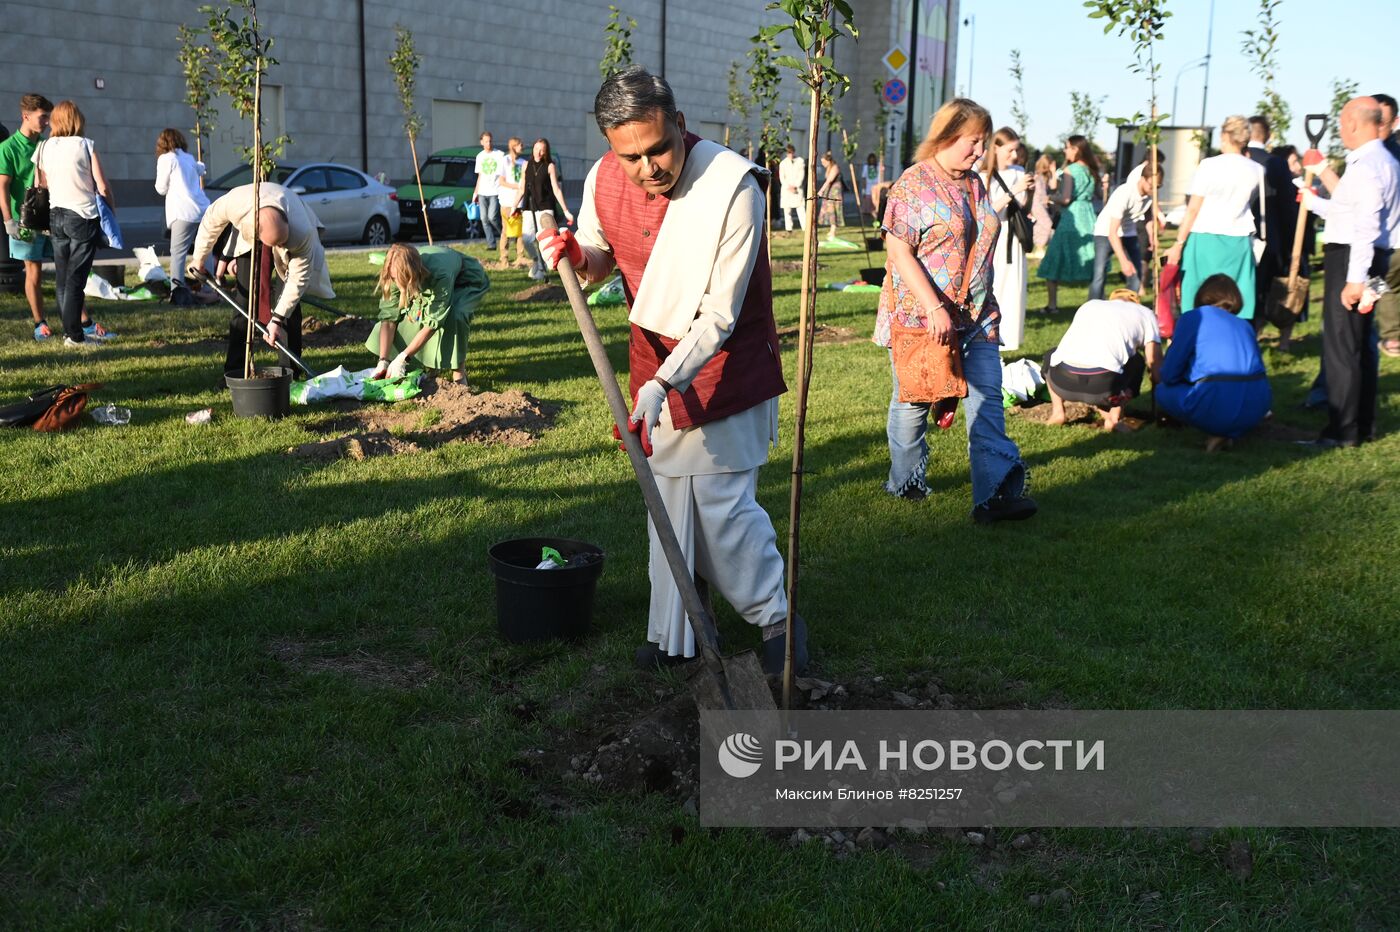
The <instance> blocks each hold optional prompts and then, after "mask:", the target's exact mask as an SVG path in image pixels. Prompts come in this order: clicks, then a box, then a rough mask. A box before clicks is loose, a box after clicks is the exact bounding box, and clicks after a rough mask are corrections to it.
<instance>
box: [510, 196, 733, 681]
mask: <svg viewBox="0 0 1400 932" xmlns="http://www.w3.org/2000/svg"><path fill="white" fill-rule="evenodd" d="M536 216H537V217H538V218H539V219H538V221H537V223H538V224H539V227H540V229H541V230H542V231H543V230H553V229H555V228H556V224H555V222H554V218H553V217H552V216H550V215H549V214H548V213H540V214H536ZM559 278H560V281H561V283H562V284H563V286H564V292H565V293H566V294H567V295H568V296H569V304H570V305H571V306H572V307H573V310H574V319H575V320H577V321H578V329H579V332H580V333H582V334H583V343H584V345H585V346H587V347H588V356H589V358H590V359H592V360H593V371H594V372H596V373H597V374H598V381H599V382H600V383H602V386H603V395H604V396H605V397H606V398H607V400H608V407H609V408H610V409H612V415H613V421H614V422H616V424H617V432H618V434H619V435H620V436H621V437H622V443H623V446H625V447H626V448H627V458H628V459H629V460H631V462H632V471H633V472H634V473H636V474H637V484H638V485H639V486H641V487H642V500H643V501H645V502H646V506H647V514H649V515H651V523H652V525H653V526H655V528H656V536H657V538H658V539H659V540H660V541H661V549H662V551H663V552H664V553H665V554H666V563H667V564H668V565H669V566H670V567H671V575H672V577H674V578H675V580H676V588H677V589H679V590H680V593H681V604H683V605H684V606H685V613H686V614H687V615H689V616H690V620H691V622H693V623H695V624H696V626H697V628H698V630H697V631H696V632H695V633H696V640H697V641H699V642H700V649H701V654H702V656H703V658H704V662H705V666H706V667H708V668H709V670H710V672H712V673H714V674H715V675H716V676H718V677H720V681H721V684H723V692H724V694H725V696H726V699H727V698H728V686H727V683H726V681H725V678H724V663H723V661H722V660H721V659H720V654H719V634H718V632H716V630H715V622H714V619H713V618H711V617H710V613H709V612H708V611H707V610H706V608H705V604H704V603H703V602H702V601H701V600H700V593H699V592H697V591H696V589H695V578H694V577H693V576H692V575H691V572H690V567H689V565H688V564H687V563H686V559H685V554H684V553H682V552H681V545H680V541H679V540H677V539H676V532H675V529H674V528H673V527H672V526H671V518H670V516H669V515H668V514H666V506H665V504H664V503H663V502H662V501H661V492H660V490H658V489H657V487H656V477H655V476H654V475H652V472H651V464H650V463H649V462H647V457H646V454H645V453H643V452H642V443H641V440H640V439H639V438H638V436H637V435H636V434H634V433H632V432H631V431H630V430H628V429H627V422H628V420H629V419H630V417H631V411H630V410H629V408H628V407H627V399H626V398H625V397H623V394H622V389H621V388H620V387H619V386H618V384H617V373H616V372H614V371H613V367H612V361H611V360H609V359H608V352H607V350H606V349H605V348H604V347H603V338H602V336H600V335H599V333H598V325H597V324H596V323H595V322H594V320H593V313H592V311H590V310H589V309H588V301H587V300H586V299H585V298H584V296H583V288H581V287H580V286H579V283H578V275H577V274H575V272H574V267H573V263H571V262H570V261H569V258H568V256H564V257H562V258H560V260H559ZM731 708H732V705H731Z"/></svg>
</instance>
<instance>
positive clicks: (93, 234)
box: [49, 207, 102, 343]
mask: <svg viewBox="0 0 1400 932" xmlns="http://www.w3.org/2000/svg"><path fill="white" fill-rule="evenodd" d="M49 235H50V237H51V238H52V239H53V271H54V275H53V281H54V293H55V295H56V296H57V298H58V310H59V313H60V314H61V315H62V316H63V332H64V334H65V335H66V336H67V337H68V339H70V340H72V341H73V342H74V343H81V342H83V288H84V287H85V286H86V285H87V280H88V273H90V272H91V271H92V260H93V259H95V258H96V257H97V246H98V240H99V239H100V238H101V237H102V225H101V224H100V223H99V222H98V220H97V218H96V217H94V218H92V219H91V220H88V219H86V218H84V217H80V216H79V215H78V214H76V213H74V212H73V211H71V210H68V209H67V208H66V207H55V208H53V210H51V211H50V212H49Z"/></svg>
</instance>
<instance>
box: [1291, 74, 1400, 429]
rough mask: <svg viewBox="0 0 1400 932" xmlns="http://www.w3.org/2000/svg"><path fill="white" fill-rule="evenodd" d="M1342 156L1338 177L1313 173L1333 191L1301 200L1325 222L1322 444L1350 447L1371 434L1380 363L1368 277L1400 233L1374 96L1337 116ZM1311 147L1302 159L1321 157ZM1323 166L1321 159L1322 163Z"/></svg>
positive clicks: (1393, 169)
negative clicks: (1324, 416) (1343, 148)
mask: <svg viewBox="0 0 1400 932" xmlns="http://www.w3.org/2000/svg"><path fill="white" fill-rule="evenodd" d="M1338 130H1339V134H1340V136H1341V140H1342V145H1344V146H1346V148H1347V149H1349V150H1351V151H1350V153H1349V154H1348V155H1347V170H1346V174H1345V175H1343V176H1341V177H1340V178H1339V177H1338V176H1337V174H1336V172H1334V171H1332V170H1331V168H1328V167H1324V168H1323V170H1322V172H1321V173H1320V174H1319V176H1318V177H1320V178H1321V179H1322V183H1323V184H1324V185H1325V186H1326V187H1327V190H1328V191H1329V192H1330V193H1331V195H1332V196H1331V198H1330V199H1323V198H1320V197H1317V196H1316V195H1314V194H1313V193H1312V192H1311V191H1309V190H1307V189H1304V191H1303V203H1304V204H1305V205H1306V206H1307V208H1308V210H1311V211H1313V212H1315V213H1317V214H1318V215H1319V216H1321V217H1322V218H1323V219H1324V220H1326V221H1327V226H1326V228H1325V229H1324V231H1323V237H1322V238H1323V242H1324V243H1326V246H1324V247H1323V252H1322V273H1323V290H1322V365H1323V369H1324V370H1325V371H1326V372H1327V427H1326V428H1324V429H1323V431H1322V435H1321V437H1319V438H1318V440H1317V443H1318V445H1319V446H1324V447H1336V446H1343V447H1354V446H1356V445H1358V444H1359V443H1361V442H1363V441H1366V440H1372V439H1374V438H1375V431H1376V382H1377V380H1378V372H1377V368H1378V362H1379V359H1378V357H1377V354H1376V336H1375V332H1374V330H1373V321H1372V317H1371V311H1372V310H1373V308H1374V303H1363V298H1364V297H1365V291H1366V282H1367V281H1368V280H1369V279H1370V278H1371V277H1372V276H1384V275H1385V273H1386V269H1387V267H1388V265H1389V263H1390V254H1391V250H1392V247H1393V246H1394V245H1395V243H1396V239H1397V236H1400V163H1397V162H1396V161H1395V159H1394V158H1392V157H1391V155H1390V153H1389V152H1388V151H1386V148H1385V145H1384V144H1383V143H1382V141H1381V138H1382V127H1381V108H1380V104H1378V103H1377V102H1376V99H1375V98H1374V97H1353V98H1352V99H1351V100H1349V101H1347V104H1346V106H1345V107H1343V108H1342V113H1341V117H1340V118H1339V120H1338ZM1321 159H1322V156H1321V153H1318V152H1316V150H1312V151H1309V152H1308V153H1307V155H1306V156H1305V159H1304V162H1305V164H1315V163H1316V162H1319V161H1321ZM1324 166H1325V163H1324Z"/></svg>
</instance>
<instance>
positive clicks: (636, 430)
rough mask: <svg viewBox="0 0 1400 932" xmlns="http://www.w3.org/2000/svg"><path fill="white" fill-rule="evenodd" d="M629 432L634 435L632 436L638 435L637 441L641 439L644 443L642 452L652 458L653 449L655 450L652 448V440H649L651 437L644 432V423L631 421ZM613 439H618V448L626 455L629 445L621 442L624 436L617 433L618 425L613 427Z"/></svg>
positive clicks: (628, 426) (628, 425)
mask: <svg viewBox="0 0 1400 932" xmlns="http://www.w3.org/2000/svg"><path fill="white" fill-rule="evenodd" d="M627 431H628V433H632V434H636V435H637V439H639V440H640V441H641V442H642V452H643V453H645V454H646V455H647V456H651V453H652V449H653V447H652V445H651V438H649V437H648V436H647V435H646V433H645V432H643V430H642V422H641V421H632V420H629V421H628V422H627ZM613 437H614V438H616V439H617V440H618V444H617V448H618V449H619V450H621V451H623V452H624V453H626V452H627V444H625V443H622V442H621V441H622V435H621V434H619V433H618V432H617V425H616V424H614V425H613Z"/></svg>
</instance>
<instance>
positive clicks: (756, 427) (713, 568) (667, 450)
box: [578, 175, 787, 657]
mask: <svg viewBox="0 0 1400 932" xmlns="http://www.w3.org/2000/svg"><path fill="white" fill-rule="evenodd" d="M593 196H594V189H593V187H592V186H591V185H587V186H585V189H584V199H583V206H582V208H581V209H580V211H579V217H578V221H579V232H578V239H579V243H580V245H582V247H583V249H584V251H585V254H586V256H587V266H588V271H589V277H590V278H591V279H594V280H597V279H599V278H601V277H602V276H603V275H606V274H607V273H608V272H610V271H611V270H612V267H613V258H612V252H611V247H610V246H609V245H608V242H607V236H606V233H605V231H604V230H603V229H602V226H601V224H600V223H599V221H598V216H597V211H596V208H595V206H594V203H593ZM764 212H765V203H764V196H763V189H762V188H761V187H760V186H759V183H758V181H757V179H755V178H754V177H753V176H752V175H746V176H745V177H744V179H743V181H742V182H740V184H739V187H738V189H737V190H736V191H735V192H734V195H733V200H732V201H731V203H730V204H729V205H728V209H727V213H726V216H725V221H724V224H723V227H722V229H721V232H720V238H719V244H718V250H717V252H716V254H715V259H714V262H713V265H712V269H711V273H710V276H709V283H708V286H707V288H706V290H705V293H704V294H703V296H702V297H701V299H700V306H699V307H698V308H697V309H696V312H695V317H694V319H693V320H692V322H691V325H690V328H689V329H688V330H687V331H686V333H685V334H684V335H683V336H682V337H681V339H680V342H679V343H677V344H676V347H675V349H673V350H672V351H671V352H670V354H669V355H668V356H667V357H666V359H665V361H663V362H662V364H661V366H660V368H659V369H658V370H657V373H656V377H657V378H659V379H663V380H665V381H666V382H667V383H669V384H670V385H671V386H672V387H673V388H675V389H676V390H677V391H685V390H686V389H687V388H689V387H690V384H691V382H692V381H694V379H695V377H696V376H697V375H699V373H700V370H701V369H702V368H704V366H705V364H706V363H707V362H709V361H710V360H711V359H712V358H714V355H715V354H716V353H717V352H719V350H720V348H721V347H722V346H723V345H724V342H725V340H727V339H728V338H729V335H730V334H731V333H733V331H734V327H735V325H736V324H737V323H738V319H739V313H740V311H741V309H742V307H743V303H744V297H745V295H746V294H747V293H748V287H749V278H750V277H751V275H752V274H753V269H754V266H755V264H756V263H757V262H759V261H761V259H762V252H763V228H764ZM670 216H671V214H670V211H668V212H667V220H666V221H663V229H664V223H666V222H669V218H670ZM659 245H660V237H658V246H659ZM661 259H662V257H660V256H658V254H657V253H656V252H653V253H652V257H651V260H650V264H649V265H648V269H647V274H648V275H650V274H664V269H663V268H662V262H661V261H660V260H661ZM777 422H778V399H777V398H771V399H768V400H766V401H762V402H760V403H758V404H756V405H754V406H753V407H750V408H747V409H745V410H743V411H740V412H738V413H737V414H733V415H730V416H729V417H725V418H721V419H719V420H717V421H710V422H708V423H706V424H702V425H699V426H695V427H687V428H685V429H683V430H677V429H675V428H674V427H673V426H672V420H671V411H670V405H669V404H667V405H664V406H663V407H662V410H661V422H660V423H659V424H658V425H657V427H656V429H655V430H654V431H653V432H652V447H653V452H652V455H651V458H650V460H649V463H650V465H651V469H652V472H653V473H654V474H655V476H656V484H657V488H658V489H659V490H660V492H661V498H662V501H663V502H664V503H665V506H666V513H667V516H668V518H669V519H670V521H671V524H672V526H673V527H674V529H675V532H676V537H677V539H678V540H679V542H680V545H681V550H682V551H683V553H684V554H685V558H686V562H687V565H688V566H689V568H690V571H691V573H692V574H694V573H699V574H700V575H701V576H703V577H704V578H705V579H706V580H708V581H709V583H710V585H711V587H712V588H713V589H714V590H715V591H716V592H718V593H719V594H720V595H721V596H722V597H723V598H724V599H725V600H726V601H727V602H729V604H730V605H732V606H733V607H734V609H735V610H736V611H737V612H739V614H740V615H742V616H743V617H744V619H745V620H746V621H748V622H750V623H751V624H754V625H759V626H766V625H770V624H776V623H778V622H780V621H782V620H784V619H785V618H786V617H787V593H786V590H785V589H784V584H783V558H782V554H780V553H779V552H778V547H777V533H776V532H775V531H774V529H773V522H772V520H771V519H770V518H769V517H768V514H767V512H765V511H764V510H763V508H762V506H760V505H759V504H758V501H757V500H756V498H755V497H754V493H755V490H756V489H757V486H758V468H759V467H760V466H762V465H763V464H764V463H766V462H767V461H768V449H769V446H770V445H771V444H772V443H773V442H774V441H775V440H776V439H777ZM647 531H648V536H649V537H650V541H651V554H650V561H649V575H650V578H651V584H652V590H651V610H650V612H649V617H648V625H647V638H648V640H649V641H651V642H652V643H654V644H658V645H660V646H661V648H662V649H663V650H664V651H666V653H668V654H671V655H678V656H684V657H693V656H695V653H696V650H695V635H694V632H693V630H692V629H691V626H690V625H689V624H688V623H687V620H686V614H685V609H684V607H683V605H682V604H681V598H680V591H679V589H677V587H676V584H675V581H674V580H673V579H672V577H671V570H670V567H669V564H668V563H667V562H666V556H665V553H664V552H663V551H662V549H661V546H660V542H659V541H658V539H657V537H656V532H655V528H654V527H653V526H652V523H651V521H650V520H648V521H647Z"/></svg>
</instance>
